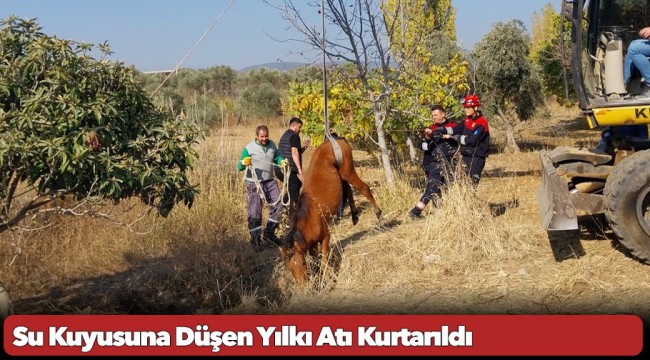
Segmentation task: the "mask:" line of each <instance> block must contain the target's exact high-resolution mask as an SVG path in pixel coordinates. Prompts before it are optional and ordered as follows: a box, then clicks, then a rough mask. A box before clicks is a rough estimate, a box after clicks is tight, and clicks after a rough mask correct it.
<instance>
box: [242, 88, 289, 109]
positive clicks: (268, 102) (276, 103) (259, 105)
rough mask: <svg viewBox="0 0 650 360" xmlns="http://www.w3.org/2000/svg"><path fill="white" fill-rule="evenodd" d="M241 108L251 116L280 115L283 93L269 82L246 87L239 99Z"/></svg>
mask: <svg viewBox="0 0 650 360" xmlns="http://www.w3.org/2000/svg"><path fill="white" fill-rule="evenodd" d="M237 105H238V107H239V109H240V110H241V111H242V112H243V113H245V114H247V115H250V116H255V117H272V116H277V115H280V114H281V113H282V112H281V105H282V101H281V95H280V93H279V92H278V91H277V90H276V88H275V87H274V86H273V85H271V84H269V83H262V84H260V85H257V86H249V87H247V88H245V89H244V90H243V91H242V93H241V95H240V96H239V98H238V99H237Z"/></svg>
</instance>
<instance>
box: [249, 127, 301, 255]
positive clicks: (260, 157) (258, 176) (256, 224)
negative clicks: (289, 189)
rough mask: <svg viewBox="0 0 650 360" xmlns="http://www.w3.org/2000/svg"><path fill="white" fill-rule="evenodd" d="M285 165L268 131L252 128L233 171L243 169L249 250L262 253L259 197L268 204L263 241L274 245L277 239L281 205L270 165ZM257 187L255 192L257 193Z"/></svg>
mask: <svg viewBox="0 0 650 360" xmlns="http://www.w3.org/2000/svg"><path fill="white" fill-rule="evenodd" d="M274 164H278V165H281V166H287V165H288V162H287V161H286V160H284V159H282V156H280V152H279V151H278V149H277V147H276V146H275V143H274V142H273V141H271V140H269V128H268V127H267V126H266V125H260V126H258V127H257V129H255V140H253V141H251V142H250V143H249V144H248V145H246V147H244V150H243V151H242V154H241V158H240V159H239V161H238V162H237V170H239V171H243V170H244V169H246V198H247V201H246V203H247V207H248V232H249V233H250V235H251V245H252V247H253V251H255V252H260V251H262V206H263V204H262V197H261V196H260V194H261V195H262V196H264V200H266V202H267V203H268V204H269V217H268V220H267V222H266V229H265V230H264V239H265V240H266V241H269V242H272V243H274V244H276V245H279V244H280V239H278V237H277V236H276V235H275V230H276V228H277V227H278V224H279V221H280V217H281V216H282V211H283V210H284V206H283V205H282V202H281V201H280V188H279V187H278V183H277V181H275V178H274V176H273V174H274V171H273V166H274ZM258 187H259V192H258Z"/></svg>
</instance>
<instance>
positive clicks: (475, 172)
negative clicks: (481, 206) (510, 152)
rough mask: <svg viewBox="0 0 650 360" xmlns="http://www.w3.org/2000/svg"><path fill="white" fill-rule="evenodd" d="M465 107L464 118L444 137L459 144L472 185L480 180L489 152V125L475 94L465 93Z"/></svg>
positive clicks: (463, 102)
mask: <svg viewBox="0 0 650 360" xmlns="http://www.w3.org/2000/svg"><path fill="white" fill-rule="evenodd" d="M461 103H462V105H463V108H464V109H465V120H464V121H463V122H462V123H460V124H458V125H457V126H456V127H454V128H451V129H452V130H453V133H452V134H445V135H443V138H445V139H451V138H453V139H455V140H456V141H457V142H458V143H459V144H460V154H461V156H462V158H463V163H464V165H465V171H466V173H467V175H468V176H469V177H470V179H471V181H472V183H473V184H474V186H478V183H479V181H481V173H482V172H483V168H484V167H485V159H486V158H487V157H488V155H489V154H490V146H489V145H490V127H489V126H488V122H487V120H486V119H485V117H483V114H481V111H480V110H479V107H480V106H481V102H480V100H479V98H478V96H476V95H467V96H465V97H464V98H463V100H462V101H461Z"/></svg>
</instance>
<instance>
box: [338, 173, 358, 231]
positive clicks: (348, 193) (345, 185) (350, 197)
mask: <svg viewBox="0 0 650 360" xmlns="http://www.w3.org/2000/svg"><path fill="white" fill-rule="evenodd" d="M342 183H343V196H347V198H348V205H349V206H350V214H351V215H352V225H356V224H357V223H358V222H359V210H357V206H356V205H355V203H354V194H353V193H352V188H351V187H350V183H348V182H347V181H345V180H343V181H342Z"/></svg>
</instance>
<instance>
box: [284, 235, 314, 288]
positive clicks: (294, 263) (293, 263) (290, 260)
mask: <svg viewBox="0 0 650 360" xmlns="http://www.w3.org/2000/svg"><path fill="white" fill-rule="evenodd" d="M304 241H305V240H304V236H303V234H302V231H300V229H298V228H297V227H296V223H294V225H293V226H292V227H291V230H290V231H289V233H287V235H286V236H285V237H284V239H282V245H280V247H279V250H280V256H281V257H282V258H283V259H285V260H287V265H288V267H289V270H290V271H291V273H292V274H293V277H294V278H295V279H296V282H298V284H300V285H304V284H305V283H306V282H307V279H308V273H307V261H306V260H305V254H304V252H303V251H302V249H301V248H300V245H299V244H302V243H304Z"/></svg>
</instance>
